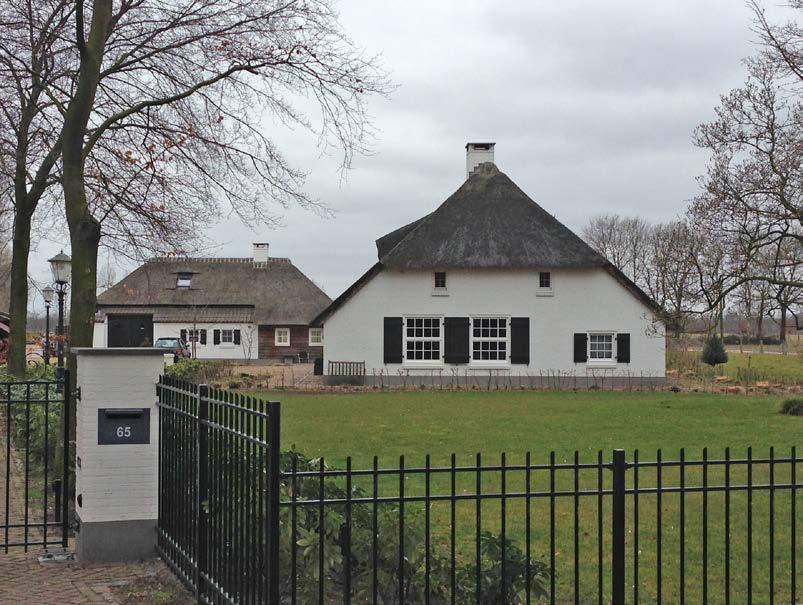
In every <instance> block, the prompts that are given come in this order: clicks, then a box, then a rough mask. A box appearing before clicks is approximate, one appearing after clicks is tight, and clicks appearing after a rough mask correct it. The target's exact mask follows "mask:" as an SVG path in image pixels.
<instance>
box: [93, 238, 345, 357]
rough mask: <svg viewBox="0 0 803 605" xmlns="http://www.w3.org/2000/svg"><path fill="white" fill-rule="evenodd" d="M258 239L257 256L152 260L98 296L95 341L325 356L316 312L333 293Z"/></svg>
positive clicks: (233, 353)
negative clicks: (175, 342)
mask: <svg viewBox="0 0 803 605" xmlns="http://www.w3.org/2000/svg"><path fill="white" fill-rule="evenodd" d="M268 249H269V248H268V244H265V243H257V244H254V255H253V257H252V258H158V259H153V260H149V261H148V262H146V263H145V264H144V265H142V266H141V267H139V268H138V269H136V270H135V271H134V272H132V273H131V274H130V275H128V276H127V277H125V278H124V279H123V280H122V281H120V282H119V283H117V284H115V285H114V286H113V287H111V288H110V289H108V290H106V291H105V292H103V293H102V294H101V295H100V296H98V313H97V315H96V318H95V337H94V345H95V346H96V347H138V346H151V345H153V343H154V342H155V341H156V339H158V338H182V339H183V340H185V341H186V342H187V343H188V344H189V345H190V348H191V350H192V354H193V355H194V356H195V357H198V358H201V359H245V360H252V359H269V360H276V361H306V360H308V359H314V358H316V357H320V356H321V355H322V351H323V330H322V329H321V328H320V327H313V326H311V325H310V324H311V322H312V319H313V318H314V317H315V316H316V315H318V314H319V313H320V312H321V311H322V310H323V309H324V308H326V306H327V305H328V304H329V303H330V302H331V299H330V298H329V297H328V296H327V295H326V294H325V293H324V292H323V290H321V289H320V288H319V287H318V286H317V285H315V283H313V282H312V280H310V279H309V278H308V277H307V276H306V275H304V273H302V272H301V271H300V270H299V269H298V268H297V267H296V266H295V265H293V263H292V262H291V261H290V259H288V258H274V257H270V256H268Z"/></svg>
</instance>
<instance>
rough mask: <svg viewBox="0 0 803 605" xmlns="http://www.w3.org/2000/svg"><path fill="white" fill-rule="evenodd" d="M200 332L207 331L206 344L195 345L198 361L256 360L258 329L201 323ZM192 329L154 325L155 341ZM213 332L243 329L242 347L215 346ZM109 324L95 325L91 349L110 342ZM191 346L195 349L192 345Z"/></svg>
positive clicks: (177, 324) (159, 323)
mask: <svg viewBox="0 0 803 605" xmlns="http://www.w3.org/2000/svg"><path fill="white" fill-rule="evenodd" d="M194 327H195V328H196V329H198V330H206V344H205V345H203V344H201V343H200V342H197V343H195V347H196V348H195V355H196V357H197V358H198V359H257V358H258V357H259V356H258V354H257V353H258V348H259V342H258V338H257V327H256V326H255V325H252V324H244V323H198V324H195V326H194ZM192 328H193V324H192V322H187V323H164V322H154V324H153V339H154V341H156V339H157V338H171V337H172V338H178V336H179V335H180V334H181V330H190V329H192ZM213 330H240V344H238V345H235V344H231V343H222V342H221V343H220V344H218V345H216V344H214V338H213V334H212V331H213ZM107 338H108V322H107V321H103V322H96V323H95V332H94V337H93V343H92V346H93V347H94V348H102V347H105V346H106V344H107V342H108V339H107ZM188 344H190V347H192V343H188Z"/></svg>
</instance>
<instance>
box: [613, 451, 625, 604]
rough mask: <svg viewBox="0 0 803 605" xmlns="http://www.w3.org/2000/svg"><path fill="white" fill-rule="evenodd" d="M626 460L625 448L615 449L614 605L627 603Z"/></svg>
mask: <svg viewBox="0 0 803 605" xmlns="http://www.w3.org/2000/svg"><path fill="white" fill-rule="evenodd" d="M626 471H627V463H626V462H625V451H624V450H613V504H612V506H611V512H612V521H613V523H612V527H611V545H612V550H613V552H612V561H611V584H612V593H613V594H612V599H611V601H612V603H613V605H624V603H625V472H626Z"/></svg>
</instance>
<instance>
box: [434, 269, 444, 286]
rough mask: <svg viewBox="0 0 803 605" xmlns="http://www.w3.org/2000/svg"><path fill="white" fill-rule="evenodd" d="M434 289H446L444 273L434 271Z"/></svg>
mask: <svg viewBox="0 0 803 605" xmlns="http://www.w3.org/2000/svg"><path fill="white" fill-rule="evenodd" d="M435 287H436V288H446V271H435Z"/></svg>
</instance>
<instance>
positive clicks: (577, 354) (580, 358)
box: [574, 333, 588, 363]
mask: <svg viewBox="0 0 803 605" xmlns="http://www.w3.org/2000/svg"><path fill="white" fill-rule="evenodd" d="M586 361H588V334H586V333H578V334H575V335H574V363H585V362H586Z"/></svg>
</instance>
